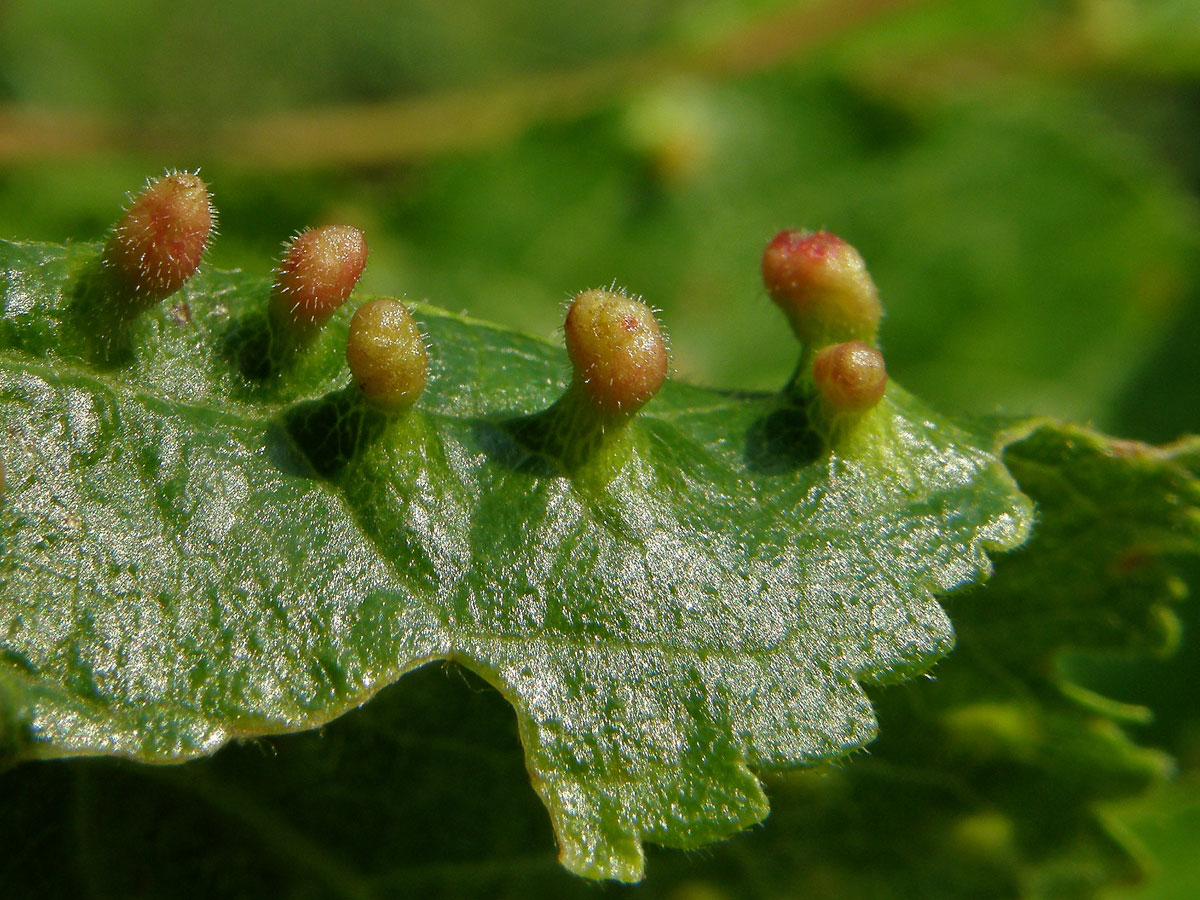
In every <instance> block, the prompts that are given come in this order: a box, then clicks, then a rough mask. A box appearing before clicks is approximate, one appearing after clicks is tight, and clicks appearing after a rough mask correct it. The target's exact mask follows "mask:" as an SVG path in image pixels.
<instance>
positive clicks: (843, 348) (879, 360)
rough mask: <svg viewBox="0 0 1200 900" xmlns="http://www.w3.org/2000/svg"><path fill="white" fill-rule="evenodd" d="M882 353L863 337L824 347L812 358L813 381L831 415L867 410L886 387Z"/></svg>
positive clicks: (851, 413) (881, 395)
mask: <svg viewBox="0 0 1200 900" xmlns="http://www.w3.org/2000/svg"><path fill="white" fill-rule="evenodd" d="M887 380H888V377H887V369H886V368H885V367H884V364H883V354H882V353H880V352H879V351H878V350H876V349H875V348H874V347H872V346H870V345H869V344H866V343H864V342H863V341H848V342H846V343H843V344H834V345H832V346H829V347H825V348H824V349H822V350H821V351H820V352H818V353H817V355H816V357H814V359H813V383H814V384H815V385H816V387H817V396H818V397H820V399H821V404H822V407H823V408H824V409H825V410H826V412H828V413H830V414H832V415H834V416H842V415H850V416H855V415H859V414H861V413H864V412H866V411H867V410H869V409H871V408H872V407H873V406H875V405H876V404H877V403H879V401H880V400H881V399H882V398H883V393H884V391H885V390H886V389H887Z"/></svg>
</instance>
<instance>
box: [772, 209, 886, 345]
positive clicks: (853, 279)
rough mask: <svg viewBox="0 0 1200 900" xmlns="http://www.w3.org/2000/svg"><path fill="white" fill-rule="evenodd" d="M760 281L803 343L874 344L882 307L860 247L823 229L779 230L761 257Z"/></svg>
mask: <svg viewBox="0 0 1200 900" xmlns="http://www.w3.org/2000/svg"><path fill="white" fill-rule="evenodd" d="M762 277H763V284H764V285H765V286H766V288H767V293H768V294H769V295H770V296H771V299H772V300H774V301H775V303H776V305H778V306H779V308H780V309H782V310H783V312H784V314H785V315H786V316H787V317H788V321H789V322H790V323H791V326H792V330H793V331H795V333H796V337H798V338H799V339H800V340H801V341H802V342H803V343H804V345H805V346H806V347H812V348H816V347H822V346H824V345H826V344H831V343H837V342H839V341H854V340H861V341H868V342H874V340H875V335H876V334H877V333H878V330H879V320H880V318H881V317H882V316H883V307H882V306H881V305H880V303H879V294H878V292H877V291H876V289H875V283H874V282H873V281H872V280H871V276H870V274H869V273H868V272H867V267H866V265H865V264H864V263H863V259H862V257H861V256H859V255H858V251H857V250H855V249H854V248H853V247H851V246H850V245H849V244H847V243H846V242H845V241H843V240H842V239H841V238H840V237H838V236H837V235H835V234H830V233H829V232H827V231H818V232H806V231H781V232H779V234H777V235H775V237H774V239H772V241H771V242H770V243H769V244H768V245H767V249H766V250H765V251H764V253H763V258H762Z"/></svg>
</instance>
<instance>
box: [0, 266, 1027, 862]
mask: <svg viewBox="0 0 1200 900" xmlns="http://www.w3.org/2000/svg"><path fill="white" fill-rule="evenodd" d="M96 253H97V251H96V249H95V248H92V247H88V246H74V247H67V248H60V247H54V246H48V245H32V244H26V245H20V244H4V245H0V268H2V270H3V271H4V292H3V308H2V309H0V314H2V315H0V348H3V349H2V350H0V401H2V403H3V410H4V427H5V447H4V454H3V455H4V464H5V468H6V494H5V497H4V503H3V507H2V509H0V527H2V529H3V530H2V532H0V534H2V541H3V543H2V544H0V554H2V556H0V577H2V578H3V582H2V592H0V675H2V678H3V682H4V685H5V693H6V694H7V695H8V696H10V697H11V698H13V699H10V700H9V701H8V702H7V704H6V709H7V711H8V712H7V717H8V719H9V721H10V725H8V726H6V728H5V733H6V734H9V735H15V738H9V739H8V743H9V744H10V745H12V744H14V743H15V744H16V752H15V756H16V757H17V758H23V757H38V758H49V757H60V756H77V755H90V754H115V755H121V756H129V757H133V758H135V759H139V760H144V761H153V762H170V761H178V760H183V759H186V758H189V757H193V756H198V755H202V754H205V753H210V752H212V751H213V750H214V749H216V748H217V747H219V746H220V745H221V744H223V743H224V742H226V741H228V740H229V739H231V738H234V737H250V736H256V735H264V734H273V733H280V732H285V731H295V730H301V729H306V728H312V727H315V726H318V725H320V724H322V723H324V722H326V721H328V720H330V719H332V718H333V717H335V716H337V715H339V714H341V713H343V712H345V711H347V710H349V709H351V708H353V707H355V706H358V705H360V704H361V703H363V702H364V701H365V700H366V699H368V698H369V697H371V696H372V695H373V694H374V693H375V692H376V691H378V690H379V689H380V688H382V687H384V686H386V685H387V684H390V683H391V682H392V681H394V680H395V679H396V678H397V677H399V676H400V675H401V674H403V673H404V672H406V671H409V670H411V669H413V668H416V667H418V666H420V665H422V664H424V663H426V662H428V661H430V660H433V659H450V660H454V661H456V662H459V663H461V664H462V665H463V666H465V667H466V668H468V669H470V670H472V671H474V672H476V673H477V674H479V675H480V676H482V677H483V678H484V679H485V680H487V681H488V682H489V683H491V684H493V685H494V686H496V687H497V688H498V689H499V690H500V691H501V692H502V693H503V694H504V696H505V697H506V698H507V699H508V700H509V701H510V702H511V703H512V704H513V706H514V707H515V708H516V711H517V721H518V727H519V730H520V734H521V739H522V743H523V744H524V747H525V752H526V756H527V765H528V768H529V771H530V773H531V775H532V778H533V782H534V786H535V788H536V789H537V790H538V792H539V794H541V796H542V799H543V800H544V802H545V803H546V805H547V807H548V809H549V811H550V814H551V819H552V822H553V824H554V828H555V831H556V834H557V838H558V841H559V845H560V855H561V859H562V861H563V862H564V864H565V865H566V866H567V867H568V868H569V869H571V870H572V871H575V872H579V873H582V874H586V875H589V876H593V877H613V878H620V879H624V880H635V879H637V878H639V877H640V876H641V873H642V865H643V859H642V846H641V843H642V841H643V840H650V841H654V842H656V843H662V844H666V845H669V846H678V847H696V846H701V845H703V844H705V843H707V842H709V841H712V840H714V839H716V838H719V837H722V836H724V835H727V834H729V833H731V832H732V831H735V830H737V829H738V828H740V827H743V826H745V825H747V824H750V823H753V822H756V821H759V820H761V819H762V818H763V817H764V816H765V814H766V810H767V805H766V799H765V797H764V795H763V793H762V789H761V786H760V784H759V782H758V779H757V778H756V776H755V775H754V774H753V773H752V772H751V767H755V768H769V769H778V768H786V767H791V766H796V765H801V764H809V763H812V762H815V761H819V760H823V759H828V758H831V757H835V756H839V755H842V754H845V753H847V752H849V751H850V750H853V749H855V748H857V747H860V746H862V745H863V744H864V743H866V742H867V741H868V740H870V739H871V738H872V737H873V736H874V733H875V720H874V716H873V713H872V710H871V706H870V703H869V701H868V699H867V696H866V694H865V693H864V691H863V689H862V687H861V683H864V682H865V683H881V682H888V681H895V680H899V679H902V678H904V677H907V676H910V675H912V674H913V673H915V672H919V671H922V670H923V669H925V668H927V667H928V666H929V665H930V664H931V663H932V661H933V660H934V659H935V658H936V657H937V656H938V655H940V654H941V653H944V652H945V651H946V650H947V649H949V647H950V644H951V641H952V635H951V629H950V625H949V622H948V620H947V619H946V617H945V614H944V613H943V612H942V610H941V609H940V607H938V606H937V604H936V603H935V602H934V600H933V594H934V593H935V592H941V591H947V590H951V589H953V588H957V587H960V586H962V585H964V584H967V583H969V582H971V581H973V580H976V579H978V578H979V577H981V576H983V575H985V574H986V573H987V572H988V571H989V568H990V566H989V563H988V560H987V558H986V556H985V551H986V550H988V549H998V548H1007V547H1012V546H1014V545H1016V544H1018V543H1020V541H1021V540H1023V539H1024V537H1025V535H1026V531H1027V528H1028V525H1029V520H1030V511H1029V507H1028V503H1027V501H1026V500H1025V498H1024V497H1023V495H1021V494H1020V493H1019V491H1018V490H1017V488H1016V486H1015V484H1014V483H1013V481H1012V479H1011V477H1010V476H1009V474H1008V473H1007V471H1006V470H1005V469H1004V467H1003V466H1002V465H1001V464H1000V462H999V460H998V459H997V457H996V456H995V453H994V450H993V447H994V446H995V440H996V438H995V435H994V434H993V433H991V432H989V430H988V429H979V430H974V429H968V428H965V427H960V426H957V425H955V424H954V423H952V422H950V421H948V420H944V419H941V418H939V417H937V416H935V415H934V414H932V413H930V412H929V411H928V410H926V409H925V408H924V407H922V406H921V405H920V404H919V403H918V402H917V401H915V400H914V399H913V398H911V397H910V396H908V395H907V394H906V393H905V392H904V391H903V390H902V389H900V388H898V387H895V386H893V387H891V388H890V389H889V392H888V395H887V398H885V400H884V401H883V403H882V404H881V405H880V406H879V407H878V408H877V409H876V410H875V411H873V412H872V413H871V414H870V415H869V417H868V418H867V419H866V420H865V421H864V422H863V423H862V424H861V426H860V427H859V428H858V429H857V430H856V431H855V432H854V433H853V434H852V435H851V436H850V437H849V438H848V439H847V440H845V441H844V442H843V443H841V444H840V445H839V446H838V447H837V448H836V450H835V451H833V452H827V451H825V450H823V449H822V447H821V446H820V444H819V442H818V441H817V440H816V439H815V437H814V434H813V431H812V429H811V428H810V427H809V424H808V422H807V419H806V414H805V413H804V411H803V408H802V407H800V406H795V405H793V402H792V401H787V400H785V399H784V398H783V396H782V395H757V394H756V395H741V394H736V393H729V392H713V391H707V390H702V389H698V388H694V387H690V386H687V385H683V384H678V383H669V384H668V385H667V386H666V387H665V388H664V390H663V391H662V393H661V395H660V396H659V397H658V398H657V399H656V400H655V401H654V402H653V403H652V404H651V405H650V406H649V407H648V408H647V409H646V411H645V412H644V413H643V414H641V415H639V416H638V417H637V419H635V420H634V422H633V423H631V424H630V426H629V427H628V428H627V429H625V430H624V431H622V432H620V433H619V434H617V435H615V436H614V437H612V439H611V440H609V441H608V442H607V443H605V444H604V445H603V446H602V447H601V448H600V449H599V450H597V451H596V452H595V453H594V454H593V455H592V456H591V457H589V458H587V459H586V460H582V461H581V460H578V459H575V458H574V457H572V458H570V459H566V458H563V457H561V456H558V455H556V454H555V452H554V450H553V447H551V446H550V445H549V444H548V443H547V442H546V439H545V435H543V434H541V433H540V432H539V429H540V428H541V427H542V426H541V424H540V423H542V422H543V421H544V419H543V418H539V417H538V416H537V414H538V413H539V412H541V411H543V410H545V409H546V408H547V407H549V406H550V404H551V403H553V402H554V400H555V399H556V398H557V397H558V396H559V395H560V394H561V393H562V391H563V389H564V388H565V385H566V374H567V373H566V366H565V365H564V363H563V357H562V354H561V352H560V351H559V350H557V349H556V348H553V347H550V346H549V345H546V344H544V343H542V342H540V341H537V340H534V339H531V338H526V337H523V336H521V335H518V334H514V333H512V332H509V331H505V330H503V329H500V328H497V327H495V326H490V325H485V324H482V323H479V322H475V321H471V320H467V319H464V318H462V317H459V316H454V315H451V314H448V313H445V312H442V311H439V310H436V309H433V308H430V307H421V308H420V309H419V310H418V320H419V321H420V322H421V324H422V326H423V328H424V329H425V331H426V333H427V334H428V336H429V339H430V344H431V381H430V385H429V388H428V390H427V391H426V393H425V395H424V396H423V397H422V400H421V401H420V403H419V404H418V407H417V408H416V409H415V410H414V411H413V412H412V413H411V414H410V415H408V416H406V417H400V418H398V419H385V418H383V417H382V416H381V415H379V414H376V413H373V412H371V411H370V410H369V409H368V408H367V407H366V406H365V405H364V404H362V403H361V402H360V401H359V399H358V398H357V396H356V393H355V390H354V389H353V388H352V387H351V386H347V381H348V376H347V373H346V372H345V369H344V364H343V359H342V357H343V352H344V346H345V322H346V319H347V318H348V311H343V314H341V315H340V316H339V317H338V318H337V319H336V320H335V322H334V323H333V324H332V325H331V326H330V327H329V328H328V329H327V330H326V331H325V332H324V333H322V335H321V336H320V337H319V338H318V339H317V341H316V342H315V344H314V345H313V346H312V347H311V348H309V349H308V351H306V353H305V354H304V355H303V358H301V359H299V360H298V361H296V363H295V364H294V365H292V366H289V367H287V368H286V369H285V370H284V371H282V372H280V371H273V370H271V369H270V368H269V367H266V366H265V365H264V363H263V360H264V358H265V349H264V348H265V341H266V331H265V328H266V322H265V303H266V297H267V294H268V291H269V285H268V284H267V283H266V282H265V281H263V280H260V279H254V278H249V277H247V276H244V275H239V274H236V273H221V272H216V273H212V274H210V275H208V276H205V277H202V278H200V279H197V280H196V281H194V282H192V283H191V284H190V285H189V286H188V287H187V288H186V289H185V291H184V293H183V295H182V296H180V297H179V298H178V299H176V300H173V301H168V306H167V307H165V308H163V309H161V310H156V311H153V312H152V313H150V314H148V315H146V316H143V317H142V318H140V319H138V320H137V321H136V322H134V323H133V325H132V326H131V327H129V328H128V329H119V328H116V327H114V326H111V325H108V324H106V321H107V320H106V318H105V317H106V316H107V317H108V319H111V315H110V314H107V313H105V309H106V308H107V305H108V304H110V303H111V302H113V298H111V297H108V296H105V295H104V294H103V293H99V292H98V289H97V288H96V284H97V282H96V280H95V260H96ZM171 303H174V305H173V306H172V305H170V304H171ZM14 720H15V722H14Z"/></svg>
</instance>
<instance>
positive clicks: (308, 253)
mask: <svg viewBox="0 0 1200 900" xmlns="http://www.w3.org/2000/svg"><path fill="white" fill-rule="evenodd" d="M366 266H367V242H366V239H365V238H364V237H363V233H362V232H361V231H360V230H359V229H357V228H355V227H354V226H352V225H326V226H325V227H323V228H310V229H308V230H307V231H302V232H301V233H300V234H298V235H296V236H295V237H294V238H292V239H291V240H290V241H289V242H288V243H287V246H286V248H285V250H284V254H283V260H282V261H281V262H280V264H279V268H278V269H277V270H276V272H275V286H274V289H273V290H272V293H271V305H272V313H273V315H274V317H275V318H276V320H277V321H281V322H286V323H290V324H291V325H294V326H299V327H301V328H305V329H307V328H315V327H320V326H321V325H323V324H325V322H326V321H327V320H328V319H329V317H330V316H331V315H333V313H334V312H335V311H336V310H337V308H338V307H339V306H341V305H342V304H343V303H345V302H346V300H347V299H348V298H349V297H350V292H351V291H353V290H354V286H355V285H356V284H357V283H358V279H359V277H360V276H361V275H362V273H363V269H365V268H366Z"/></svg>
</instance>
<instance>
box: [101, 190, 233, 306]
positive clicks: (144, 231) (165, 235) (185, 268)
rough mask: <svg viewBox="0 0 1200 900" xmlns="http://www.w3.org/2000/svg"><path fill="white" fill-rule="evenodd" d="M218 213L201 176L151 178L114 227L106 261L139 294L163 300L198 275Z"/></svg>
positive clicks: (148, 298)
mask: <svg viewBox="0 0 1200 900" xmlns="http://www.w3.org/2000/svg"><path fill="white" fill-rule="evenodd" d="M214 217H215V216H214V213H213V208H212V201H211V199H210V198H209V195H208V187H207V186H206V185H205V184H204V182H203V181H201V180H200V178H199V176H197V175H193V174H192V173H190V172H169V173H167V174H166V175H164V176H162V177H161V178H152V179H150V181H149V182H147V184H146V187H145V189H144V190H143V191H142V192H141V193H140V194H138V196H137V197H136V198H134V200H133V203H132V204H130V206H129V208H128V209H127V210H125V214H124V215H123V216H121V219H120V221H119V222H117V224H116V227H115V228H113V231H112V234H111V235H110V236H109V239H108V244H107V245H106V246H105V248H104V261H105V263H106V264H107V265H108V266H109V267H110V268H111V269H113V270H114V271H115V272H116V273H117V276H118V277H119V278H120V280H121V282H122V283H123V284H124V286H125V287H127V288H129V289H130V290H131V291H133V293H134V294H136V295H138V296H140V297H143V298H144V299H145V300H147V301H148V302H153V301H156V300H161V299H162V298H163V297H166V296H168V295H170V294H173V293H175V292H176V291H177V290H179V289H180V288H181V287H183V284H184V282H185V281H187V280H188V279H189V278H191V277H192V275H193V274H195V272H196V269H197V268H198V267H199V266H200V259H201V257H202V256H203V255H204V249H205V247H207V245H208V238H209V234H210V233H211V232H212V225H213V219H214Z"/></svg>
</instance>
